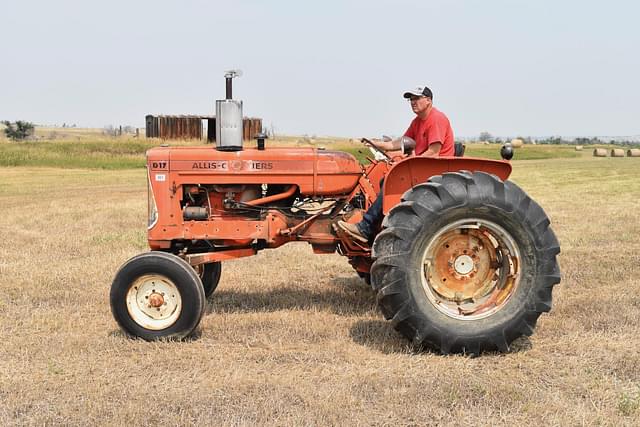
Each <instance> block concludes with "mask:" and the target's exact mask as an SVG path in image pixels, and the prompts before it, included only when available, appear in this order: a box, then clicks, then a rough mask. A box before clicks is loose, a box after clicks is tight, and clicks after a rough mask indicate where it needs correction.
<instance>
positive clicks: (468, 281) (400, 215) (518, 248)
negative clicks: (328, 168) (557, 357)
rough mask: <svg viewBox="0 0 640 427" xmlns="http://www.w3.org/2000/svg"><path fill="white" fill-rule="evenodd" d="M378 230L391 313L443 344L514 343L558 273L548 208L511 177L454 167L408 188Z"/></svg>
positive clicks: (420, 335)
mask: <svg viewBox="0 0 640 427" xmlns="http://www.w3.org/2000/svg"><path fill="white" fill-rule="evenodd" d="M383 225H384V227H385V229H384V230H383V231H382V232H381V233H380V234H379V235H378V236H377V238H376V240H375V242H374V246H373V255H374V258H375V262H374V265H373V267H372V282H373V287H374V289H375V290H376V291H377V293H378V294H377V295H378V296H377V298H378V303H379V306H380V308H381V310H382V312H383V314H384V315H385V317H386V318H387V319H391V321H392V323H393V325H394V326H395V328H396V329H397V330H399V331H400V332H401V333H402V334H404V335H405V336H407V337H408V338H409V339H411V340H412V341H413V342H414V344H416V345H418V346H422V345H426V346H429V347H432V348H435V349H438V350H440V351H441V352H442V353H445V354H446V353H450V352H463V353H471V354H479V353H480V352H481V351H483V350H496V349H497V350H501V351H508V349H509V344H510V343H511V342H512V341H513V340H514V339H516V338H518V337H519V336H522V335H531V333H532V332H533V329H534V327H535V324H536V321H537V319H538V317H539V316H540V314H541V313H542V312H546V311H549V310H550V309H551V290H552V288H553V286H554V285H555V284H557V283H558V282H559V281H560V271H559V267H558V263H557V261H556V255H557V254H558V253H559V251H560V248H559V245H558V241H557V239H556V237H555V235H554V233H553V231H552V230H551V228H550V227H549V220H548V218H547V216H546V214H545V213H544V211H543V210H542V208H541V207H540V206H539V205H538V204H537V203H535V202H534V201H533V200H532V199H531V198H530V197H529V196H528V195H527V194H526V193H525V192H524V191H522V190H521V189H520V188H519V187H518V186H516V185H515V184H513V183H512V182H509V181H507V182H502V181H500V179H498V178H497V177H495V176H493V175H489V174H486V173H482V172H475V173H469V172H458V173H447V174H444V175H442V176H437V177H434V178H432V179H430V180H429V182H427V183H425V184H421V185H418V186H416V187H414V188H413V189H411V190H409V191H408V192H407V193H405V194H404V196H403V199H402V202H401V203H400V204H399V205H398V206H396V207H394V208H393V209H392V210H391V211H390V212H389V215H388V216H387V217H386V218H385V222H384V224H383Z"/></svg>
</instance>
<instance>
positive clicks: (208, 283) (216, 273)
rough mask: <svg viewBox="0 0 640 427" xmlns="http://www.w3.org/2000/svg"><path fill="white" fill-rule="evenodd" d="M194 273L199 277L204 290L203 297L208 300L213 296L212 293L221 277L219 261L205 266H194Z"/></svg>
mask: <svg viewBox="0 0 640 427" xmlns="http://www.w3.org/2000/svg"><path fill="white" fill-rule="evenodd" d="M195 270H196V273H197V274H198V276H199V277H200V281H201V282H202V286H203V288H204V295H205V297H206V298H207V299H208V298H209V297H211V295H213V292H214V291H215V290H216V288H217V287H218V283H220V276H221V275H222V263H221V262H220V261H217V262H210V263H207V264H200V265H198V266H196V269H195Z"/></svg>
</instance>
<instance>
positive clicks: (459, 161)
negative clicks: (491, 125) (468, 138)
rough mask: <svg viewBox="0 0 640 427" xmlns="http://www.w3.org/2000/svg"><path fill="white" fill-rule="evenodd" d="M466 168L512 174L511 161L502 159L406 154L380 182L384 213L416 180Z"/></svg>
mask: <svg viewBox="0 0 640 427" xmlns="http://www.w3.org/2000/svg"><path fill="white" fill-rule="evenodd" d="M462 170H467V171H471V172H476V171H481V172H486V173H490V174H493V175H496V176H497V177H498V178H500V179H501V180H503V181H505V180H506V179H507V178H509V175H510V174H511V164H510V163H509V162H507V161H504V160H489V159H477V158H471V157H408V158H406V159H404V160H401V161H400V162H398V163H396V164H395V165H393V166H392V167H391V169H390V170H389V172H388V173H387V176H386V177H385V180H384V184H383V195H384V196H383V201H382V211H383V213H384V214H385V215H387V213H388V212H389V211H390V210H391V208H392V207H394V206H395V205H397V204H398V203H400V199H401V198H402V195H403V194H404V193H405V192H406V191H407V190H409V189H411V188H413V187H414V186H416V185H418V184H422V183H424V182H427V181H428V180H429V178H431V177H432V176H435V175H442V174H443V173H445V172H457V171H462Z"/></svg>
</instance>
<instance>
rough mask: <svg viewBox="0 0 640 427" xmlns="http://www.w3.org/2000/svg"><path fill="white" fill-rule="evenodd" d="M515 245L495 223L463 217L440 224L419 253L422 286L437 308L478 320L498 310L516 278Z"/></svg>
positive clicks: (517, 259)
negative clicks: (439, 227) (449, 222)
mask: <svg viewBox="0 0 640 427" xmlns="http://www.w3.org/2000/svg"><path fill="white" fill-rule="evenodd" d="M520 259H521V257H520V250H519V249H518V245H517V244H516V243H515V240H514V238H513V237H512V236H511V234H509V233H508V232H507V231H506V230H505V229H504V228H502V227H501V226H499V225H498V224H496V223H494V222H491V221H487V220H484V219H479V218H471V219H464V220H460V221H456V222H453V223H451V224H449V225H447V226H445V227H443V228H441V229H440V230H439V231H438V232H437V233H436V234H435V235H434V236H433V237H432V238H431V239H430V240H429V243H428V244H427V247H426V249H425V251H424V252H423V255H422V264H421V265H422V274H421V279H422V287H423V289H424V291H425V293H426V295H427V298H428V299H429V301H430V302H431V303H432V304H433V305H434V307H435V308H436V309H437V310H438V311H439V312H441V313H443V314H445V315H447V316H449V317H451V318H454V319H458V320H479V319H483V318H486V317H489V316H491V315H493V314H495V313H496V312H498V311H499V310H501V309H502V308H503V307H504V306H505V305H506V303H507V302H508V301H509V299H510V298H511V297H512V295H513V294H514V293H515V291H516V289H517V288H518V285H519V283H520V277H521V263H520Z"/></svg>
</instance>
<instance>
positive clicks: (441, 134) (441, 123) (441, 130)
mask: <svg viewBox="0 0 640 427" xmlns="http://www.w3.org/2000/svg"><path fill="white" fill-rule="evenodd" d="M404 98H405V99H407V100H409V102H410V103H411V109H412V110H413V112H414V113H415V114H416V118H414V119H413V121H412V122H411V124H410V125H409V129H407V131H406V132H405V133H404V137H407V138H411V140H413V141H415V151H414V153H413V155H415V156H422V157H439V156H453V155H454V141H453V129H451V123H449V119H448V118H447V116H445V115H444V113H442V112H441V111H439V110H438V109H436V108H435V107H434V106H433V93H432V92H431V89H429V88H428V87H426V86H425V87H417V88H415V89H413V90H410V91H408V92H405V93H404ZM405 140H406V139H404V138H399V139H396V140H393V141H375V142H371V143H372V144H373V145H375V146H376V147H378V148H379V149H381V150H383V151H395V150H400V149H401V148H404V141H405ZM381 188H382V185H381ZM382 216H383V215H382V189H381V190H380V193H379V194H378V197H377V198H376V200H375V202H374V203H373V204H372V205H371V207H369V209H368V210H367V212H366V213H365V214H364V218H363V219H362V221H360V222H359V223H357V224H351V223H348V222H344V221H338V226H339V227H340V228H341V229H342V230H344V231H345V232H346V233H347V234H349V236H351V237H352V238H353V239H354V240H356V241H359V242H361V243H367V242H369V241H370V240H371V238H372V237H373V236H374V234H375V231H376V228H377V225H378V223H379V222H380V221H381V220H382Z"/></svg>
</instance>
